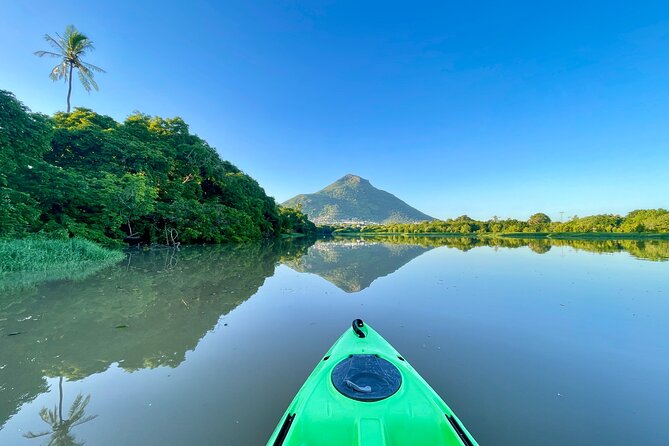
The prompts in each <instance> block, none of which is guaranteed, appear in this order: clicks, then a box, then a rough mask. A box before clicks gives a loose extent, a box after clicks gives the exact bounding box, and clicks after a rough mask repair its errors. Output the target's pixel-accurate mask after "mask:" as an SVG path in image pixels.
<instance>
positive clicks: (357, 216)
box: [282, 174, 434, 224]
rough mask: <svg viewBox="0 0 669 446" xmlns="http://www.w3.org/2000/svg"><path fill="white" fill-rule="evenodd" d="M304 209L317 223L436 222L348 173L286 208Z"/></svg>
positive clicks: (362, 179)
mask: <svg viewBox="0 0 669 446" xmlns="http://www.w3.org/2000/svg"><path fill="white" fill-rule="evenodd" d="M297 205H301V206H302V212H304V213H306V214H307V215H308V216H309V220H311V221H313V222H314V223H317V224H332V223H414V222H420V221H425V220H434V218H432V217H430V216H429V215H426V214H423V213H422V212H420V211H419V210H417V209H415V208H412V207H411V206H409V205H408V204H406V203H405V202H404V201H402V200H400V199H399V198H397V197H396V196H394V195H393V194H391V193H388V192H386V191H383V190H380V189H377V188H375V187H374V186H372V185H371V183H370V182H369V181H367V180H366V179H364V178H361V177H359V176H357V175H352V174H348V175H345V176H344V177H342V178H340V179H339V180H337V181H335V182H334V183H332V184H330V185H329V186H327V187H326V188H324V189H322V190H320V191H318V192H316V193H313V194H300V195H297V196H296V197H293V198H291V199H290V200H288V201H286V202H284V203H283V204H282V206H284V207H296V206H297Z"/></svg>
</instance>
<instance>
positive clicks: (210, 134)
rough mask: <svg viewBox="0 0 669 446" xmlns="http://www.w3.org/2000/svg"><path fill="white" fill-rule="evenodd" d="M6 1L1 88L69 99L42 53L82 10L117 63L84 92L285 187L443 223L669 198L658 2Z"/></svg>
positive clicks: (109, 62) (667, 42)
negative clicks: (368, 186)
mask: <svg viewBox="0 0 669 446" xmlns="http://www.w3.org/2000/svg"><path fill="white" fill-rule="evenodd" d="M0 4H1V10H2V13H1V14H0V42H1V43H2V48H3V51H2V59H1V61H0V88H1V89H5V90H9V91H11V92H13V93H14V94H15V95H16V96H17V98H18V99H19V100H21V101H22V102H24V103H25V104H26V105H27V106H28V107H30V108H31V109H32V110H33V111H39V112H42V113H47V114H51V113H54V112H56V111H61V110H64V109H65V106H66V104H65V97H66V93H67V88H66V85H64V84H62V83H60V82H58V83H54V82H52V81H51V80H50V79H49V77H48V74H49V72H50V69H51V67H52V66H53V65H55V60H54V59H45V58H44V59H40V58H38V57H36V56H34V55H33V52H34V51H36V50H40V49H49V48H48V45H47V44H46V42H45V41H44V40H43V36H44V34H45V33H51V34H53V33H55V32H61V33H62V31H63V30H64V29H65V27H66V26H67V25H68V24H74V25H75V26H76V27H77V28H78V29H79V30H80V31H82V32H84V33H85V34H87V35H88V36H89V37H90V38H91V39H92V40H93V42H94V44H95V47H96V50H95V51H94V52H93V53H91V54H90V56H89V57H88V61H89V62H91V63H94V64H96V65H99V66H101V67H103V68H104V69H105V70H106V71H107V73H105V74H98V75H96V80H97V81H98V83H99V85H100V91H99V92H92V93H90V94H88V93H86V92H85V91H84V90H83V88H82V87H81V86H80V85H75V87H74V90H73V94H72V102H73V106H82V107H88V108H92V109H94V110H95V111H97V112H98V113H101V114H105V115H109V116H112V117H114V118H115V119H117V120H121V121H122V120H123V119H125V117H126V116H128V115H129V114H131V113H133V112H134V111H141V112H143V113H148V114H152V115H159V116H162V117H172V116H181V117H182V118H183V119H184V120H185V121H186V122H187V123H188V124H189V125H190V129H191V132H193V133H196V134H198V135H199V136H200V137H202V138H204V139H205V140H207V141H208V142H209V143H210V144H211V145H212V146H214V147H216V149H217V150H218V152H219V153H220V154H221V156H222V157H223V158H224V159H227V160H229V161H231V162H233V163H234V164H236V165H237V166H238V167H239V168H241V169H242V170H244V171H245V172H246V173H248V174H249V175H251V176H252V177H254V178H255V179H256V180H258V182H259V183H260V184H261V185H262V186H263V187H264V188H265V190H266V191H267V193H268V194H269V195H271V196H273V197H275V198H276V199H277V201H279V202H282V201H284V200H287V199H288V198H291V197H292V196H294V195H296V194H299V193H310V192H315V191H317V190H319V189H321V188H323V187H324V186H326V185H328V184H329V183H331V182H333V181H335V180H337V179H338V178H340V177H342V176H344V175H345V174H347V173H353V174H357V175H360V176H362V177H364V178H366V179H368V180H370V181H371V183H372V184H373V185H375V186H376V187H379V188H381V189H384V190H387V191H389V192H391V193H393V194H395V195H397V196H398V197H400V198H401V199H403V200H405V201H406V202H408V203H409V204H411V205H412V206H414V207H416V208H418V209H420V210H421V211H423V212H425V213H427V214H430V215H432V216H434V217H437V218H448V217H456V216H459V215H462V214H467V215H469V216H471V217H473V218H481V219H488V218H490V217H492V216H493V215H496V216H499V217H513V218H521V219H526V218H527V217H528V216H529V215H531V214H532V213H534V212H539V211H541V212H545V213H547V214H548V215H550V216H551V217H552V218H553V219H554V220H559V219H560V218H565V219H566V218H567V217H568V216H572V215H580V216H584V215H591V214H596V213H620V214H625V213H627V212H629V211H630V210H633V209H638V208H655V207H665V208H667V207H669V2H666V1H657V2H654V1H645V2H630V1H622V2H618V1H606V2H586V1H579V2H570V1H562V2H536V1H532V2H489V3H488V2H481V1H479V2H462V1H445V0H442V1H436V2H430V1H418V2H416V1H413V2H409V1H406V2H396V1H379V2H376V1H364V2H361V1H359V0H358V1H341V2H325V1H310V2H298V1H279V0H273V1H257V2H256V1H252V2H251V1H243V0H242V1H219V2H199V1H189V2H183V3H177V2H170V1H164V0H163V1H155V2H151V1H133V2H124V1H116V2H112V3H110V2H104V3H102V2H94V1H93V2H79V1H77V2H73V1H69V0H64V1H60V2H45V1H41V0H39V1H30V2H23V1H7V0H0ZM561 216H563V217H561Z"/></svg>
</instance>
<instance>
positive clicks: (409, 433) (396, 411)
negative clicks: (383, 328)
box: [267, 319, 478, 446]
mask: <svg viewBox="0 0 669 446" xmlns="http://www.w3.org/2000/svg"><path fill="white" fill-rule="evenodd" d="M279 445H283V446H298V445H299V446H407V445H411V446H428V445H429V446H451V445H457V446H462V445H464V446H474V445H476V446H478V443H477V442H476V441H475V440H474V438H473V437H472V436H471V435H470V434H469V432H468V431H467V429H466V428H465V427H464V426H463V425H462V423H461V422H460V420H459V419H458V418H457V417H456V416H455V414H454V413H453V412H452V411H451V409H450V408H449V407H448V406H447V405H446V403H444V401H443V400H442V399H441V398H439V395H437V393H436V392H435V391H434V390H432V388H431V387H430V386H429V385H428V384H427V382H425V380H424V379H423V378H421V376H420V375H419V374H418V373H417V372H416V371H415V370H414V369H413V367H411V366H410V365H409V363H408V362H406V360H405V359H404V358H403V357H402V356H401V355H400V354H399V353H398V352H397V350H395V349H394V348H393V347H392V346H391V345H390V344H389V343H388V342H387V341H386V340H385V339H383V338H382V337H381V335H379V334H378V333H377V332H375V331H374V330H372V328H371V327H369V326H368V325H366V324H364V323H363V322H362V321H361V320H360V319H356V320H355V321H353V326H352V329H349V330H347V331H346V332H345V333H344V334H343V335H342V336H341V337H340V338H339V340H338V341H337V342H335V344H334V345H333V346H332V348H330V350H329V351H328V352H327V353H326V354H325V356H324V357H323V359H322V360H321V361H320V362H319V364H318V365H317V366H316V369H315V370H314V371H313V372H312V373H311V375H309V378H307V380H306V382H305V383H304V385H303V386H302V388H301V389H300V391H299V392H297V395H296V396H295V398H294V399H293V401H292V402H291V403H290V406H288V410H287V411H286V413H285V414H284V415H283V417H282V418H281V420H280V421H279V425H278V426H277V427H276V429H275V430H274V432H273V433H272V436H271V437H270V439H269V441H268V442H267V446H279Z"/></svg>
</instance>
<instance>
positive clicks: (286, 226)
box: [279, 205, 316, 235]
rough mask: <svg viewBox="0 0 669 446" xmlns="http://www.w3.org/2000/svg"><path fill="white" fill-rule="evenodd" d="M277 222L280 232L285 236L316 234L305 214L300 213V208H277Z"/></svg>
mask: <svg viewBox="0 0 669 446" xmlns="http://www.w3.org/2000/svg"><path fill="white" fill-rule="evenodd" d="M279 221H280V224H281V232H282V233H285V234H303V235H313V234H316V225H315V224H314V223H313V222H311V221H309V218H308V217H307V214H305V213H303V212H302V207H301V206H299V205H298V206H297V207H295V208H288V207H283V206H279Z"/></svg>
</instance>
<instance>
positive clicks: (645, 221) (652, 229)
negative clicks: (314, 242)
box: [318, 208, 669, 239]
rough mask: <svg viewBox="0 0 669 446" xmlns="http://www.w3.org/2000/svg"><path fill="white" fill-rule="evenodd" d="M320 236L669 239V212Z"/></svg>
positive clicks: (408, 226)
mask: <svg viewBox="0 0 669 446" xmlns="http://www.w3.org/2000/svg"><path fill="white" fill-rule="evenodd" d="M318 230H319V232H320V233H324V234H332V235H365V236H367V235H422V236H430V237H436V236H439V237H463V236H479V237H507V238H512V237H516V238H549V239H567V238H569V239H607V238H608V239H651V238H655V239H669V211H667V210H666V209H661V208H660V209H639V210H635V211H632V212H630V213H628V214H627V215H626V216H624V217H623V216H620V215H615V214H603V215H591V216H587V217H578V216H576V215H575V216H573V217H571V218H570V219H569V220H568V221H566V222H553V221H551V219H550V217H549V216H548V215H546V214H543V213H536V214H534V215H532V216H531V217H530V218H529V219H528V220H527V221H523V220H517V219H504V220H503V219H500V218H498V217H493V218H491V219H490V220H487V221H481V220H474V219H472V218H470V217H468V216H467V215H462V216H460V217H458V218H455V219H450V218H449V219H447V220H432V221H424V222H420V223H398V224H393V223H390V224H377V225H362V224H360V225H350V224H349V225H324V226H319V227H318Z"/></svg>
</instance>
